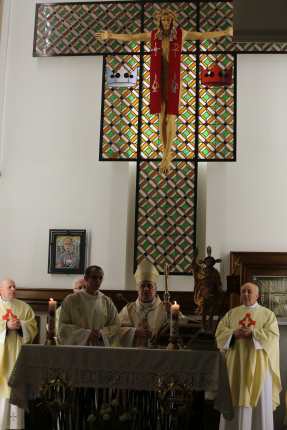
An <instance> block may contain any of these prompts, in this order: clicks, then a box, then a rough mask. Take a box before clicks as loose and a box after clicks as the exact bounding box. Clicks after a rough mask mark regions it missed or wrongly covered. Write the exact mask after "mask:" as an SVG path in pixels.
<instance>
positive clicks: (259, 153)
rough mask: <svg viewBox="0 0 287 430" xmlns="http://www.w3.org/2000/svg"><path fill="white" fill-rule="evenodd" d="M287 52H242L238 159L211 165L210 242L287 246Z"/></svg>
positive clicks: (241, 247) (220, 247)
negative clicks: (286, 191)
mask: <svg viewBox="0 0 287 430" xmlns="http://www.w3.org/2000/svg"><path fill="white" fill-rule="evenodd" d="M286 75H287V55H271V54H270V55H241V56H239V57H238V116H237V119H238V134H237V136H238V149H237V162H236V163H225V164H220V163H214V164H208V167H207V224H206V229H207V232H206V242H207V244H210V245H212V246H213V248H214V252H215V254H216V256H222V257H223V264H222V273H223V275H225V274H228V270H229V252H230V251H231V250H233V251H286V249H287V225H286V219H287V201H286V198H285V190H286V187H287V174H286V165H287V145H286V135H285V127H286V97H287V86H286Z"/></svg>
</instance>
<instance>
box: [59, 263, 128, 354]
mask: <svg viewBox="0 0 287 430" xmlns="http://www.w3.org/2000/svg"><path fill="white" fill-rule="evenodd" d="M103 277H104V272H103V269H102V268H101V267H99V266H89V267H87V269H86V271H85V281H86V289H83V290H81V291H80V292H79V293H77V294H70V295H68V296H67V297H66V298H65V300H64V301H63V304H62V308H61V314H60V319H59V329H58V342H59V343H60V344H62V345H98V346H101V345H105V346H118V344H119V338H118V334H119V328H120V322H119V317H118V312H117V309H116V307H115V305H114V303H113V302H112V300H111V299H110V298H109V297H107V296H106V295H105V294H103V293H101V292H100V291H99V288H100V286H101V283H102V281H103Z"/></svg>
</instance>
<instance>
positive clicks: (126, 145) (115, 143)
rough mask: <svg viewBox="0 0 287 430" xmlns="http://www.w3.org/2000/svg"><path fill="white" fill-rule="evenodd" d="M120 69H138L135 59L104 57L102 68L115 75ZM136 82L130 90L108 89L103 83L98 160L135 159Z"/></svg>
mask: <svg viewBox="0 0 287 430" xmlns="http://www.w3.org/2000/svg"><path fill="white" fill-rule="evenodd" d="M122 65H124V66H125V67H128V68H129V70H132V71H134V70H135V69H137V68H138V69H139V56H138V55H120V56H119V55H108V56H106V67H105V69H106V70H107V69H110V70H114V71H117V70H118V69H119V68H120V67H121V66H122ZM138 105H139V79H138V81H137V85H136V86H135V87H132V88H110V87H109V86H108V85H107V80H106V79H105V88H104V116H103V118H102V151H101V157H102V159H109V160H119V159H125V160H135V159H136V158H137V141H138V121H139V120H138V112H139V107H138Z"/></svg>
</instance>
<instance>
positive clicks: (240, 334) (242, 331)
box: [233, 327, 252, 339]
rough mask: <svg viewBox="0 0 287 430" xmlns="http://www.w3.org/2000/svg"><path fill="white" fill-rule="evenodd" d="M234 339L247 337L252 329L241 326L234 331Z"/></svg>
mask: <svg viewBox="0 0 287 430" xmlns="http://www.w3.org/2000/svg"><path fill="white" fill-rule="evenodd" d="M233 334H234V337H235V339H247V338H249V337H251V335H252V331H251V329H250V328H248V327H241V328H238V329H237V330H235V331H234V333H233Z"/></svg>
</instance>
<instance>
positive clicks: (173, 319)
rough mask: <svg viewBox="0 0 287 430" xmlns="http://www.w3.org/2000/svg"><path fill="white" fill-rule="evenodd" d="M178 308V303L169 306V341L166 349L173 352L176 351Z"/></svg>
mask: <svg viewBox="0 0 287 430" xmlns="http://www.w3.org/2000/svg"><path fill="white" fill-rule="evenodd" d="M179 309H180V306H179V304H178V303H176V302H174V303H173V304H172V305H171V306H170V332H169V334H170V339H169V344H168V346H167V349H170V350H173V349H178V344H177V341H178V318H179Z"/></svg>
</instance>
